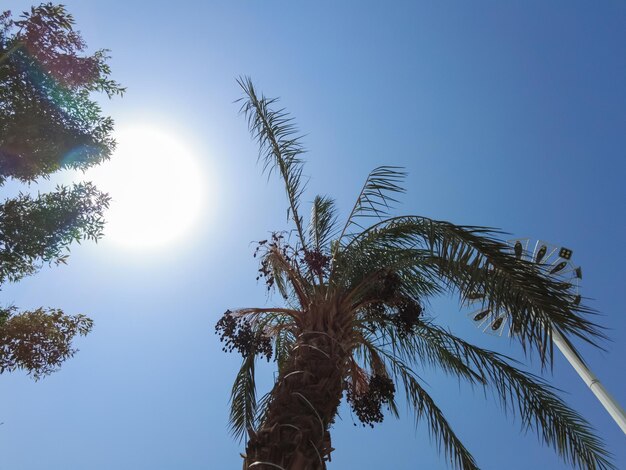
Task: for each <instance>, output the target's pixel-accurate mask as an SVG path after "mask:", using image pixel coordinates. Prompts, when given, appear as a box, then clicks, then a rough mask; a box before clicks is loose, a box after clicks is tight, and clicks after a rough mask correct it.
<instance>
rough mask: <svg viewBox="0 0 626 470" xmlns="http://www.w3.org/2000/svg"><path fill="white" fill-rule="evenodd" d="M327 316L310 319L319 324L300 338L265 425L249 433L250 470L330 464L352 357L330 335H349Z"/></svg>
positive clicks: (308, 469)
mask: <svg viewBox="0 0 626 470" xmlns="http://www.w3.org/2000/svg"><path fill="white" fill-rule="evenodd" d="M333 310H334V309H333ZM309 313H312V312H309ZM324 313H325V315H320V316H315V315H311V316H310V317H309V318H312V319H313V318H314V319H315V320H316V323H317V324H316V325H308V326H309V327H313V328H311V329H310V330H306V331H304V332H303V333H302V334H301V335H300V336H299V338H298V339H297V341H296V343H295V345H294V348H293V349H292V353H291V355H290V357H289V358H288V360H287V361H286V364H285V366H284V367H283V368H282V370H281V371H280V374H279V378H278V380H277V382H276V384H275V385H274V389H273V391H272V398H271V402H270V404H269V407H268V412H267V415H266V419H265V420H264V422H263V424H262V425H261V427H260V428H259V429H258V430H257V431H256V432H254V431H250V433H249V441H248V445H247V447H246V459H245V463H244V469H245V470H247V469H261V470H270V469H276V468H282V469H284V470H321V469H325V468H326V463H325V462H326V461H330V453H331V451H332V450H333V448H332V447H331V444H330V432H329V427H330V426H331V425H332V423H333V421H334V418H335V415H336V414H337V409H338V407H339V403H340V401H341V396H342V390H343V383H342V381H343V375H344V371H345V363H346V358H347V353H346V351H345V349H344V348H343V346H342V343H343V341H341V334H339V335H337V334H336V333H339V332H338V331H334V333H335V334H332V333H331V332H330V331H328V330H330V329H334V330H337V329H338V330H339V331H346V329H345V328H337V327H338V326H339V325H337V323H336V321H335V322H333V321H328V320H329V319H331V318H332V317H333V315H332V312H328V311H326V312H324ZM336 319H337V317H335V318H332V320H336ZM320 320H321V321H320ZM332 326H335V328H332ZM325 330H326V331H325ZM343 344H345V343H343Z"/></svg>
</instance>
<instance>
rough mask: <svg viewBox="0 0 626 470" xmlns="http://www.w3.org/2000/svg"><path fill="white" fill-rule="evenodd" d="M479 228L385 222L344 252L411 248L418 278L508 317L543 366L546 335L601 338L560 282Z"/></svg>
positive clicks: (416, 220)
mask: <svg viewBox="0 0 626 470" xmlns="http://www.w3.org/2000/svg"><path fill="white" fill-rule="evenodd" d="M498 233H499V232H497V231H495V230H492V229H488V228H484V227H468V226H457V225H453V224H451V223H448V222H441V221H435V220H431V219H427V218H425V217H417V216H405V217H397V218H392V219H387V220H385V221H382V222H380V223H378V224H376V225H374V226H373V227H371V228H369V229H367V230H365V231H363V232H362V233H361V234H359V235H358V236H357V237H355V238H354V239H353V240H352V241H351V242H350V244H349V245H348V246H347V247H346V248H345V249H344V251H346V252H347V251H349V250H350V249H351V245H355V244H360V246H359V249H361V250H363V249H364V245H365V246H366V249H368V250H372V249H373V247H376V249H378V250H381V251H384V250H389V251H394V250H396V251H397V250H398V249H413V250H416V251H415V252H414V254H415V255H416V256H415V259H414V260H413V265H414V266H415V268H416V269H417V270H418V272H419V273H420V274H421V276H423V277H425V278H428V279H430V280H433V281H435V280H436V279H443V280H444V285H443V286H442V289H454V290H457V291H458V292H459V295H460V298H461V301H465V300H466V299H468V298H469V297H471V296H472V295H474V294H475V293H479V295H481V296H484V306H485V308H489V309H490V311H491V312H493V313H494V315H503V314H504V315H507V316H509V317H510V318H511V323H512V324H513V326H514V329H515V332H516V334H515V337H516V338H517V339H518V340H519V341H520V343H521V344H522V347H523V348H524V350H527V348H528V350H529V351H532V350H535V351H538V352H539V355H540V359H541V362H542V365H545V364H547V363H551V360H552V342H551V332H552V330H553V329H555V330H557V331H558V332H559V333H561V334H562V335H563V336H569V335H573V336H577V337H579V338H581V339H583V340H585V341H587V342H589V343H591V344H593V345H596V346H598V344H597V342H596V340H597V339H604V338H605V335H604V334H603V332H602V330H601V328H600V327H599V326H598V325H596V324H595V323H593V322H592V321H590V320H589V319H588V318H586V317H585V315H589V314H593V313H594V312H593V311H592V310H591V309H589V308H587V307H585V306H582V305H575V304H574V302H573V299H572V296H571V295H570V293H569V291H568V290H567V289H566V286H565V285H564V283H563V282H560V281H559V280H557V279H553V278H550V277H549V276H548V274H547V273H546V272H545V268H542V267H541V266H538V265H536V264H534V263H531V262H527V261H524V260H520V259H517V258H516V257H515V256H514V255H513V254H512V253H511V252H510V249H509V248H508V246H507V245H506V244H504V243H503V242H501V241H499V240H498V239H497V238H496V237H495V235H497V234H498Z"/></svg>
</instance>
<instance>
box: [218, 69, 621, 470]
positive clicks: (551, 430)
mask: <svg viewBox="0 0 626 470" xmlns="http://www.w3.org/2000/svg"><path fill="white" fill-rule="evenodd" d="M239 84H240V86H241V87H242V89H243V91H244V95H245V96H244V98H243V99H242V100H241V103H242V106H241V111H242V113H243V114H244V115H245V116H246V117H247V120H248V125H249V128H250V131H251V133H252V136H253V137H254V139H255V140H257V141H258V144H259V147H260V154H259V159H260V161H261V162H262V163H263V166H264V170H265V171H266V172H268V173H270V174H271V173H277V175H278V176H279V177H280V179H282V181H283V183H284V184H285V190H286V195H287V200H288V217H289V219H290V221H291V222H292V223H293V224H294V226H295V229H294V230H293V231H291V232H283V233H280V232H277V233H275V234H273V235H272V237H271V238H270V239H268V240H263V241H260V242H259V245H258V247H257V250H256V252H255V256H258V257H259V259H260V265H261V267H260V270H259V277H260V278H263V279H264V280H265V282H266V284H267V288H268V289H269V290H272V289H275V290H277V291H278V292H279V293H280V295H281V296H282V298H283V299H284V306H283V307H276V308H240V309H237V310H232V311H231V310H228V311H227V312H226V313H225V314H224V316H223V317H222V318H221V319H220V321H219V322H218V324H217V325H216V331H217V332H218V333H219V334H220V335H221V340H222V341H223V342H224V349H225V350H233V349H236V350H238V351H239V352H240V353H241V355H242V356H243V362H242V366H241V369H240V371H239V373H238V374H237V377H236V380H235V383H234V386H233V389H232V395H231V416H230V419H231V429H232V431H233V433H234V434H235V436H238V437H240V438H241V437H243V436H246V437H247V447H246V455H245V456H244V457H245V458H244V469H247V468H251V469H252V468H260V469H273V468H279V469H280V468H282V469H284V470H308V469H323V468H326V462H327V461H329V460H330V457H331V451H332V450H333V448H332V447H331V441H330V428H331V426H332V424H333V422H334V419H335V417H336V414H337V409H338V406H339V404H340V401H341V399H342V397H344V396H345V397H346V400H347V401H348V402H349V404H350V405H351V407H352V409H353V411H354V413H355V415H356V416H357V417H358V419H359V420H360V421H361V422H362V423H364V424H368V425H374V423H378V422H381V421H382V420H383V416H384V415H383V407H384V408H385V409H387V410H388V411H389V412H391V413H392V414H393V415H396V416H397V415H398V410H397V406H396V394H397V393H398V392H404V394H405V395H406V399H407V402H408V403H409V404H410V405H411V406H412V407H413V408H414V410H415V412H416V417H417V419H418V420H419V421H422V420H423V421H426V423H427V424H428V426H429V427H430V430H431V433H432V435H433V436H434V438H435V439H436V441H437V444H438V445H439V446H440V448H441V449H443V451H444V453H445V454H446V456H447V457H448V460H449V461H451V462H452V463H453V465H454V467H455V468H460V469H476V468H478V466H477V464H476V462H475V460H474V458H473V457H472V455H471V454H470V452H469V451H468V450H467V449H466V448H465V447H464V445H463V444H462V443H461V441H460V440H459V439H458V438H457V436H456V435H455V433H454V431H453V430H452V428H451V427H450V425H449V423H448V421H447V420H446V419H445V417H444V415H443V413H442V412H441V410H440V409H439V408H438V407H437V405H436V404H435V402H434V400H433V399H432V398H431V397H430V395H429V394H428V393H427V392H426V390H425V389H424V387H423V386H422V384H421V382H420V380H419V378H418V376H417V375H416V373H415V368H416V367H418V366H421V365H424V364H428V365H433V366H436V367H438V368H441V369H442V370H443V371H445V372H446V373H448V374H451V375H453V376H457V377H459V378H462V379H464V380H467V381H468V382H469V383H471V384H475V385H477V386H481V387H485V388H490V389H491V390H493V391H494V392H495V393H494V396H495V397H496V398H497V399H499V401H500V402H501V404H502V405H503V406H504V407H505V408H506V409H507V410H511V412H513V413H517V414H518V415H519V417H520V418H521V422H522V427H523V428H524V429H533V430H535V431H537V432H538V434H539V436H540V438H541V439H542V440H543V441H544V442H545V443H546V444H548V445H550V446H552V447H553V448H555V449H556V451H557V452H558V453H559V454H560V455H561V456H562V457H563V458H564V459H565V460H566V461H567V462H569V463H570V464H572V465H573V466H575V467H578V468H587V469H608V468H613V466H612V464H611V463H610V461H609V454H608V452H607V451H606V450H605V449H604V448H603V446H602V444H601V442H600V441H599V440H598V439H597V438H596V437H595V436H594V434H593V432H592V430H591V428H590V426H589V424H588V423H587V422H586V421H585V420H584V419H583V418H582V417H581V416H580V415H578V414H577V413H576V412H575V411H573V410H571V409H570V408H568V407H567V405H565V403H564V402H563V401H562V400H561V399H560V398H559V397H558V396H557V395H556V394H555V390H554V389H553V388H552V387H551V386H550V385H548V384H547V383H546V382H545V381H544V380H543V379H541V378H540V377H537V376H535V375H532V374H530V373H527V372H523V371H521V370H519V369H517V368H516V367H514V366H513V365H512V363H514V361H513V360H512V359H510V358H508V357H506V356H503V355H501V354H498V353H495V352H492V351H488V350H485V349H481V348H479V347H477V346H474V345H472V344H469V343H467V342H466V341H463V340H462V339H460V338H458V337H456V336H454V335H453V334H452V333H450V332H449V331H448V330H446V329H445V328H443V327H441V326H439V325H437V324H435V323H434V322H433V321H432V319H429V318H428V316H427V315H426V314H425V312H424V303H425V301H426V299H428V298H429V297H430V296H432V295H434V294H437V293H440V292H444V291H453V292H456V293H457V294H458V296H459V299H460V302H461V303H465V302H467V301H469V300H474V301H476V300H478V301H479V302H482V305H483V308H484V309H483V310H484V311H485V312H488V313H487V314H488V315H491V316H492V317H493V318H494V319H495V318H497V317H500V316H502V315H506V317H507V319H508V321H509V324H510V325H511V332H512V335H513V337H514V338H515V339H516V340H518V341H519V342H520V344H521V345H522V347H523V349H524V351H525V352H527V353H528V354H529V355H531V356H536V357H538V358H539V360H540V362H541V364H542V366H546V365H550V364H551V361H552V342H551V335H552V332H553V331H558V332H559V333H561V334H562V335H563V336H564V337H566V338H567V337H570V338H571V337H579V338H581V339H583V340H585V341H587V342H589V343H592V344H596V341H597V340H598V339H603V338H604V335H603V334H602V331H601V329H600V328H599V327H598V326H597V325H596V324H594V323H593V322H591V321H590V320H589V319H588V318H587V317H588V314H590V313H593V312H591V310H590V309H588V308H587V307H584V306H582V305H580V304H579V303H578V301H577V300H575V299H574V296H573V295H572V292H571V289H570V286H569V285H567V284H566V283H564V282H560V281H558V280H556V279H555V278H554V277H550V276H549V275H548V273H547V271H546V269H545V268H543V267H542V266H541V265H539V264H536V263H532V262H529V261H525V260H524V259H523V258H521V257H520V256H518V255H519V254H516V253H515V252H513V251H512V250H511V249H510V248H509V246H508V245H507V244H506V243H504V242H502V241H500V240H499V239H498V235H499V232H497V231H495V230H492V229H487V228H483V227H469V226H458V225H453V224H451V223H448V222H441V221H436V220H431V219H428V218H426V217H421V216H401V217H391V216H390V214H389V207H390V204H391V203H393V202H394V197H395V196H396V195H398V194H399V193H402V192H403V191H404V190H403V188H402V181H403V177H404V173H403V172H402V170H401V169H400V168H397V167H391V166H383V167H379V168H376V169H375V170H373V171H372V172H371V173H370V174H369V176H368V177H367V179H366V181H365V183H364V185H363V187H362V189H361V192H360V194H359V195H358V198H357V200H356V203H355V204H354V206H353V208H352V210H351V212H350V214H349V216H348V218H347V220H346V222H344V223H342V224H340V223H339V222H338V219H337V216H336V210H335V204H334V201H333V200H332V199H331V198H329V197H326V196H317V197H315V199H314V201H313V204H312V208H311V215H310V220H309V222H308V225H307V224H306V223H305V221H304V219H303V218H302V217H301V215H300V198H301V196H302V194H303V192H304V190H305V186H306V183H305V181H304V179H303V177H302V168H303V160H302V154H303V152H304V149H303V147H302V145H301V142H300V139H299V137H298V135H297V130H296V128H295V126H294V124H293V120H292V118H290V117H289V115H288V114H287V113H286V112H285V111H284V110H275V109H274V108H273V105H275V104H276V100H275V99H268V98H266V97H264V96H262V95H259V94H257V92H256V90H255V88H254V86H253V84H252V82H251V80H250V79H249V78H242V79H240V80H239ZM368 221H369V222H370V223H366V222H368ZM372 221H373V223H371V222H372ZM257 356H264V357H266V358H267V359H268V360H270V359H271V358H272V357H273V359H274V360H275V361H276V363H277V368H278V374H277V378H276V380H275V383H274V386H273V388H272V390H271V391H270V392H269V393H268V394H266V395H265V396H263V397H262V398H261V399H260V400H258V401H257V399H256V391H255V376H254V372H255V370H254V368H255V358H256V357H257Z"/></svg>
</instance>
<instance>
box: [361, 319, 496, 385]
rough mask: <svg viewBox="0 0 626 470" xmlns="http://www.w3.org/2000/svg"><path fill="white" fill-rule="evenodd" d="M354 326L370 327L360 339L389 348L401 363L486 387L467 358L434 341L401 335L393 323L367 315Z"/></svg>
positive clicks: (417, 336)
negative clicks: (426, 368) (427, 367)
mask: <svg viewBox="0 0 626 470" xmlns="http://www.w3.org/2000/svg"><path fill="white" fill-rule="evenodd" d="M358 322H362V323H370V324H373V325H374V327H373V328H372V330H371V331H369V332H368V333H367V334H366V335H365V336H364V337H365V338H367V341H369V342H370V343H372V344H376V345H377V346H378V347H383V348H392V351H393V354H394V355H395V356H396V357H398V358H399V359H401V360H402V361H404V362H408V363H410V364H423V365H428V366H431V367H433V368H435V369H438V370H442V371H444V372H445V373H447V374H449V375H451V376H454V377H458V378H459V379H464V380H466V381H467V382H469V383H471V384H482V385H484V384H485V383H486V378H485V376H484V374H483V373H482V372H481V371H476V370H474V368H473V367H472V364H471V363H470V361H469V360H468V357H467V354H465V355H464V354H463V352H462V351H451V350H450V349H449V348H446V347H444V346H442V344H441V342H439V341H434V340H433V338H432V337H431V336H427V335H422V334H419V333H417V334H416V333H414V334H402V333H401V332H399V331H398V327H397V326H396V325H395V324H394V323H393V322H391V321H389V320H385V319H383V320H382V321H381V319H377V318H375V317H373V318H372V317H370V316H369V315H367V314H365V315H362V316H361V317H360V318H359V320H358ZM419 324H420V325H423V324H424V323H423V322H420V323H419Z"/></svg>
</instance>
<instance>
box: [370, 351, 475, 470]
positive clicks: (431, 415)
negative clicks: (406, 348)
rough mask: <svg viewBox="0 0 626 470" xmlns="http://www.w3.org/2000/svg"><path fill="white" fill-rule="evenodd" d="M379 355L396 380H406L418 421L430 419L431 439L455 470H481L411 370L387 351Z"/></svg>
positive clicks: (409, 396)
mask: <svg viewBox="0 0 626 470" xmlns="http://www.w3.org/2000/svg"><path fill="white" fill-rule="evenodd" d="M379 352H383V354H384V356H385V358H386V359H387V361H388V362H389V367H390V368H391V370H392V372H393V375H394V377H395V378H396V380H397V379H398V378H399V379H400V380H402V383H403V384H404V391H405V394H406V398H407V402H408V403H409V406H410V407H411V408H413V410H414V412H415V419H416V421H417V422H419V421H420V420H421V419H426V421H427V422H428V426H429V433H430V436H431V439H433V440H434V441H435V443H436V444H437V448H438V450H439V451H440V452H441V450H442V448H443V452H444V455H445V456H446V458H448V459H449V460H450V462H451V463H452V465H453V466H454V468H458V469H461V470H478V465H477V464H476V461H475V460H474V457H472V454H470V452H469V451H468V450H467V448H466V447H465V446H464V445H463V443H462V442H461V440H460V439H459V438H458V437H457V435H456V434H455V433H454V431H453V430H452V427H451V426H450V424H449V423H448V421H447V420H446V418H445V416H444V415H443V412H442V411H441V410H440V409H439V408H438V407H437V405H436V404H435V401H434V400H433V399H432V398H431V396H430V395H429V394H428V393H427V392H426V390H424V388H423V387H422V386H421V385H420V384H419V381H418V379H417V377H416V375H415V373H414V372H413V371H412V370H411V368H410V367H408V366H407V365H406V364H405V363H404V362H402V361H401V360H400V359H398V358H397V357H395V356H393V355H391V354H388V353H386V352H384V351H380V350H379Z"/></svg>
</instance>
